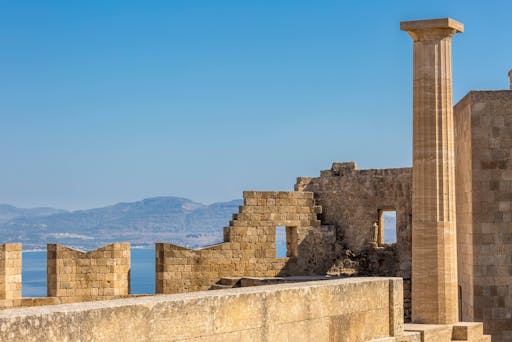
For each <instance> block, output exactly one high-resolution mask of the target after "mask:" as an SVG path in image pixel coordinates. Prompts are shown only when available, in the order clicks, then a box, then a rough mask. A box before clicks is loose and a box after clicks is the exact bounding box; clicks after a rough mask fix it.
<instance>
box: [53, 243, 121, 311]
mask: <svg viewBox="0 0 512 342" xmlns="http://www.w3.org/2000/svg"><path fill="white" fill-rule="evenodd" d="M47 258H48V261H47V282H48V296H49V297H58V298H59V299H60V300H61V302H63V303H69V302H80V301H86V300H105V299H113V298H118V297H119V296H128V295H129V293H130V244H129V243H113V244H110V245H107V246H105V247H101V248H98V249H95V250H93V251H89V252H82V251H79V250H76V249H72V248H69V247H65V246H61V245H57V244H48V254H47Z"/></svg>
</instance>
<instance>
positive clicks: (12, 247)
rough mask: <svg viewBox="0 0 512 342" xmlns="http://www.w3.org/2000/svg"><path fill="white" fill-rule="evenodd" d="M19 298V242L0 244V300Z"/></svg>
mask: <svg viewBox="0 0 512 342" xmlns="http://www.w3.org/2000/svg"><path fill="white" fill-rule="evenodd" d="M19 298H21V244H20V243H6V244H3V245H0V300H13V299H19Z"/></svg>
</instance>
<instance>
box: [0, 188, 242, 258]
mask: <svg viewBox="0 0 512 342" xmlns="http://www.w3.org/2000/svg"><path fill="white" fill-rule="evenodd" d="M240 205H242V200H233V201H230V202H221V203H214V204H211V205H204V204H201V203H197V202H194V201H191V200H189V199H186V198H180V197H154V198H148V199H144V200H142V201H138V202H131V203H118V204H115V205H112V206H108V207H103V208H97V209H90V210H77V211H66V210H61V209H53V208H34V209H20V208H16V207H13V206H10V205H1V204H0V242H2V243H5V242H21V243H23V245H24V249H45V248H46V243H59V244H64V245H67V246H72V247H75V248H80V249H85V250H89V249H93V248H97V247H99V246H102V245H105V244H108V243H111V242H131V243H132V246H141V247H143V246H150V245H153V244H154V243H155V242H170V243H175V244H179V245H182V246H187V247H198V246H204V245H208V244H212V243H217V242H220V241H222V236H223V227H225V226H228V225H229V221H230V220H231V216H232V214H233V213H237V212H238V207H239V206H240Z"/></svg>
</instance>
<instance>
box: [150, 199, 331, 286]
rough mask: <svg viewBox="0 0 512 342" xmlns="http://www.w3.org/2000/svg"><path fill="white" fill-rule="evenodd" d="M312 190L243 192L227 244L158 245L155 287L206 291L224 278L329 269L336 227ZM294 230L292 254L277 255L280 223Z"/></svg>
mask: <svg viewBox="0 0 512 342" xmlns="http://www.w3.org/2000/svg"><path fill="white" fill-rule="evenodd" d="M320 212H321V207H319V206H317V205H315V201H314V199H313V194H312V193H311V192H255V191H246V192H244V205H243V206H241V207H240V210H239V213H238V214H236V215H234V217H233V220H232V221H231V223H230V226H229V227H227V228H226V229H225V232H224V241H225V242H224V243H221V244H218V245H214V246H209V247H205V248H202V249H198V250H190V249H187V248H183V247H179V246H175V245H171V244H166V243H157V244H156V260H157V261H156V292H157V293H179V292H188V291H199V290H206V289H209V288H211V287H212V285H213V284H215V283H216V282H217V281H219V280H220V278H222V277H242V276H248V277H274V276H287V275H315V274H325V272H326V271H327V269H328V268H329V267H330V265H332V263H333V260H334V242H335V231H334V228H333V227H330V226H321V225H320V221H319V220H318V219H317V214H319V213H320ZM278 226H285V227H287V230H288V231H289V232H290V238H291V239H292V241H290V245H289V248H288V250H289V251H290V254H289V255H288V256H287V257H284V258H277V257H276V227H278Z"/></svg>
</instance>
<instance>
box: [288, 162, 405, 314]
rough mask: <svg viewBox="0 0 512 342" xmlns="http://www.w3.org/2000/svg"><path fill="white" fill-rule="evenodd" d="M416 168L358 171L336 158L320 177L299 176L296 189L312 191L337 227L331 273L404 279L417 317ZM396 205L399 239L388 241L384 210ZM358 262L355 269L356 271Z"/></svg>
mask: <svg viewBox="0 0 512 342" xmlns="http://www.w3.org/2000/svg"><path fill="white" fill-rule="evenodd" d="M411 171H412V169H411V168H400V169H370V170H357V169H356V165H355V163H354V162H346V163H333V165H332V167H331V169H330V170H324V171H321V172H320V177H316V178H311V177H299V178H298V179H297V184H296V185H295V190H297V191H311V192H313V193H314V198H315V200H316V202H317V203H318V205H320V206H321V207H322V209H323V210H322V215H321V216H320V217H321V220H322V223H323V224H327V225H333V226H334V227H335V229H336V247H335V249H336V251H335V255H336V258H337V261H336V265H335V266H334V267H333V269H332V270H331V273H341V274H347V271H348V272H349V274H350V272H355V273H354V274H353V275H372V276H397V277H402V278H403V279H404V311H405V319H406V321H409V320H410V317H411V280H410V278H411V258H412V256H411V255H412V254H411V224H412V190H411V189H412V172H411ZM383 210H396V241H397V242H396V244H385V243H383V240H384V236H383V224H382V215H381V214H382V211H383ZM351 267H355V270H350V268H351Z"/></svg>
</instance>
